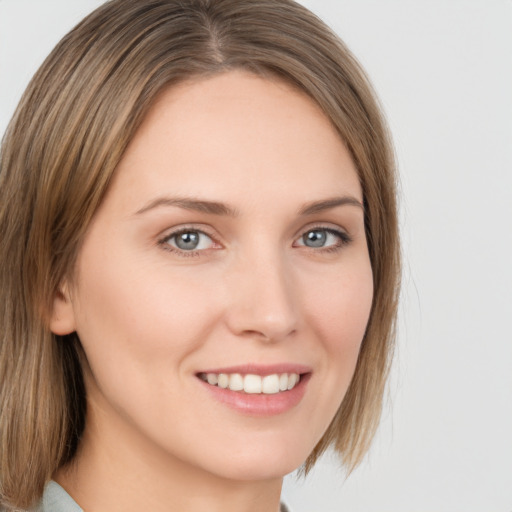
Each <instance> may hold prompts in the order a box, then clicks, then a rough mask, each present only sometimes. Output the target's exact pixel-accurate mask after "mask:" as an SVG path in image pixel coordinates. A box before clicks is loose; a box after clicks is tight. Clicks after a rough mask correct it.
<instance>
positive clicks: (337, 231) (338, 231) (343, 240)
mask: <svg viewBox="0 0 512 512" xmlns="http://www.w3.org/2000/svg"><path fill="white" fill-rule="evenodd" d="M310 231H326V232H327V233H329V234H332V235H334V236H337V237H339V239H340V243H339V244H336V245H329V246H326V247H318V248H314V247H308V246H307V245H305V244H300V245H299V247H305V248H306V249H311V250H314V251H317V252H318V251H322V250H329V249H331V250H332V249H336V248H341V247H343V246H345V245H347V244H349V243H351V242H352V241H353V237H352V236H351V235H350V233H349V232H348V231H347V230H346V229H344V228H342V227H340V226H333V225H332V224H328V225H326V224H322V223H319V224H314V225H311V226H307V227H306V228H302V229H301V231H300V234H299V235H298V236H296V238H295V241H294V244H295V243H297V242H298V241H299V240H301V239H302V238H303V237H304V235H305V234H306V233H309V232H310Z"/></svg>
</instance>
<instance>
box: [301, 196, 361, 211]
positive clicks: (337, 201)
mask: <svg viewBox="0 0 512 512" xmlns="http://www.w3.org/2000/svg"><path fill="white" fill-rule="evenodd" d="M345 205H349V206H357V207H358V208H361V209H362V210H363V212H364V206H363V203H361V201H359V200H358V199H356V198H355V197H353V196H342V197H331V198H329V199H322V200H321V201H313V202H312V203H307V204H305V205H304V206H303V207H302V208H301V209H300V210H299V215H314V214H315V213H320V212H323V211H325V210H332V209H333V208H336V207H338V206H345Z"/></svg>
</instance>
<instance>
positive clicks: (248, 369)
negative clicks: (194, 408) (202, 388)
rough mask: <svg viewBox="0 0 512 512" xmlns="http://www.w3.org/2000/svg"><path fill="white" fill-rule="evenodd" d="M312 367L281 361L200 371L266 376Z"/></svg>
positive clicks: (301, 372) (297, 371) (296, 371)
mask: <svg viewBox="0 0 512 512" xmlns="http://www.w3.org/2000/svg"><path fill="white" fill-rule="evenodd" d="M311 371H312V369H311V367H310V366H307V365H304V364H294V363H279V364H270V365H261V364H252V363H249V364H241V365H235V366H224V367H220V368H208V369H206V370H202V371H200V372H199V373H216V374H219V373H240V374H242V375H249V374H250V375H260V376H262V377H264V376H265V375H273V374H275V373H277V374H280V373H297V374H299V375H300V374H304V373H311Z"/></svg>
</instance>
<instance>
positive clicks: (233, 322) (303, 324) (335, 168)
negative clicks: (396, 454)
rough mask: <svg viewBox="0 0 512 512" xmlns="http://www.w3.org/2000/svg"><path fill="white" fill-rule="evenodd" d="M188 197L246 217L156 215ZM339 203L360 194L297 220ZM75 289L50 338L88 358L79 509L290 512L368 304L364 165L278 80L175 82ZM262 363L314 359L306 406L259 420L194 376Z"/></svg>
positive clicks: (108, 208) (104, 212) (138, 142)
mask: <svg viewBox="0 0 512 512" xmlns="http://www.w3.org/2000/svg"><path fill="white" fill-rule="evenodd" d="M176 196H179V197H191V198H195V199H201V200H207V201H215V202H219V203H224V204H225V205H228V206H229V208H230V209H232V210H234V211H235V213H236V215H234V216H233V215H224V214H218V213H212V212H202V211H195V210H192V209H188V208H183V207H181V206H179V205H169V204H159V205H157V206H155V205H154V201H155V200H158V199H160V198H163V197H167V198H169V197H176ZM333 197H344V198H347V197H348V198H350V201H352V202H349V203H347V204H343V205H338V206H334V207H330V208H325V207H324V209H321V210H320V211H317V212H310V213H308V214H305V215H301V214H299V213H298V212H299V210H301V209H303V208H304V206H305V205H307V204H310V203H312V202H316V201H323V200H329V199H332V198H333ZM152 205H153V207H151V206H152ZM324 206H325V205H324ZM183 227H185V228H188V229H190V230H196V232H197V230H199V231H202V232H205V233H206V234H207V235H208V236H204V235H200V236H201V245H200V248H199V250H197V251H196V252H195V253H194V254H192V255H191V254H190V252H188V253H186V252H185V251H181V252H180V251H179V249H177V247H176V238H169V237H170V236H171V235H172V234H173V232H176V231H177V230H179V229H182V228H183ZM322 229H323V230H325V229H331V230H337V231H340V232H342V233H343V234H344V235H343V236H345V235H348V237H349V238H350V241H349V242H345V243H344V242H343V240H342V238H340V236H338V235H334V234H329V235H328V236H327V238H326V240H325V245H324V246H323V247H308V246H307V245H306V242H305V240H304V238H303V235H304V234H305V233H308V232H310V231H311V230H320V232H319V233H320V234H322V235H324V234H326V232H325V231H322ZM173 244H174V245H173ZM61 292H62V293H60V294H59V296H58V297H56V299H55V305H54V312H53V317H52V330H53V331H54V332H55V333H57V334H65V333H69V332H72V331H74V330H76V331H77V332H78V334H79V337H80V339H81V341H82V344H83V347H84V351H85V354H86V356H87V360H88V366H87V367H86V368H84V374H85V381H86V389H87V397H88V415H87V422H86V429H85V433H84V437H83V440H82V442H81V445H80V448H79V452H78V454H77V456H76V458H75V460H74V462H73V464H72V465H71V466H69V467H67V468H63V469H61V470H60V471H59V472H58V474H57V475H56V476H55V478H56V480H57V481H58V482H59V483H60V484H61V485H62V486H63V487H64V488H65V489H66V490H67V491H68V492H69V493H70V495H71V496H72V497H73V498H74V499H75V500H76V501H77V503H78V504H79V505H80V506H81V507H82V508H83V509H84V510H86V511H87V510H90V511H92V510H94V511H95V512H102V511H109V512H116V511H121V510H122V511H123V512H127V511H128V512H130V511H134V512H135V511H140V510H152V511H153V512H159V511H164V510H165V511H168V510H184V511H189V512H193V511H200V510H201V511H204V510H210V511H213V512H216V511H221V510H222V511H223V512H229V511H235V510H236V511H237V512H240V511H245V512H263V511H265V512H269V511H271V512H274V511H277V510H278V508H279V495H280V490H281V484H282V478H283V475H285V474H286V473H288V472H290V471H292V470H294V469H295V468H297V467H298V466H299V465H300V464H302V463H303V461H304V460H305V459H306V457H307V456H308V455H309V453H310V452H311V450H312V449H313V447H314V446H315V444H316V443H317V442H318V441H319V439H320V438H321V436H322V435H323V433H324V432H325V430H326V428H327V427H328V425H329V423H330V421H331V420H332V418H333V416H334V414H335V412H336V411H337V409H338V407H339V405H340V403H341V401H342V399H343V397H344V395H345V392H346V390H347V387H348V385H349V383H350V379H351V377H352V375H353V372H354V368H355V364H356V360H357V355H358V352H359V348H360V344H361V340H362V338H363V335H364V331H365V327H366V324H367V320H368V316H369V312H370V307H371V301H372V294H373V282H372V271H371V266H370V261H369V256H368V248H367V242H366V238H365V231H364V212H363V208H362V191H361V187H360V184H359V180H358V177H357V173H356V170H355V167H354V164H353V162H352V160H351V158H350V155H349V153H348V151H347V149H346V147H345V145H344V144H343V142H342V141H341V140H340V138H339V136H338V135H337V132H336V131H335V129H334V128H333V127H332V125H331V124H330V122H329V120H328V119H327V118H326V116H325V115H324V114H323V113H322V111H321V110H320V109H319V107H318V106H317V105H316V104H315V103H314V102H313V101H312V100H311V99H309V98H308V97H307V96H306V95H304V94H303V93H301V92H298V91H297V90H295V89H293V88H292V87H290V86H289V85H287V84H285V83H283V82H281V81H278V80H269V79H263V78H259V77H256V76H254V75H251V74H248V73H245V72H241V71H230V72H228V73H224V74H221V75H217V76H215V77H213V78H208V79H201V80H194V81H190V82H187V83H184V84H181V85H179V86H175V87H173V88H171V89H170V90H168V91H166V92H165V93H163V94H162V95H161V96H160V97H159V99H158V101H157V102H156V104H155V105H154V106H153V108H152V110H151V111H150V113H149V115H148V116H147V118H146V119H145V121H144V123H143V124H142V126H141V127H140V129H139V130H138V132H137V134H136V136H135V138H134V139H133V141H132V142H131V144H130V145H129V147H128V149H127V151H126V154H125V155H124V157H123V159H122V161H121V163H120V165H119V168H118V169H117V171H116V175H115V179H114V181H113V183H112V185H111V188H110V189H109V192H108V194H107V196H106V198H105V200H104V202H103V203H102V205H101V206H100V208H99V210H98V212H97V213H96V215H95V217H94V219H93V222H92V224H91V226H90V228H89V230H88V233H87V235H86V237H85V240H84V243H83V245H82V247H81V250H80V253H79V255H78V259H77V264H76V270H75V274H74V276H73V279H72V281H70V282H64V283H62V288H61ZM247 363H257V364H278V363H293V364H303V365H306V366H307V367H308V368H310V369H311V376H310V379H309V381H308V383H307V388H306V392H305V395H304V397H303V398H302V400H301V401H300V402H299V404H297V405H296V406H294V407H292V408H291V409H289V410H287V411H285V412H283V413H281V414H276V415H270V416H257V415H248V414H243V413H241V412H240V411H238V410H234V409H233V408H230V407H227V406H226V405H225V404H223V403H220V402H219V401H217V400H215V399H213V398H212V396H211V394H210V393H209V392H208V391H207V390H205V385H204V383H202V382H201V381H200V380H199V379H198V377H197V373H198V372H201V371H204V370H205V369H208V368H219V367H226V366H233V365H240V364H247Z"/></svg>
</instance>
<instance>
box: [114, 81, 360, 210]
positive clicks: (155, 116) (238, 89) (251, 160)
mask: <svg viewBox="0 0 512 512" xmlns="http://www.w3.org/2000/svg"><path fill="white" fill-rule="evenodd" d="M127 185H128V186H129V187H131V188H133V189H134V190H133V193H136V194H137V195H141V194H146V195H151V194H156V193H159V194H162V193H173V194H176V193H177V194H182V195H191V194H192V195H197V194H200V195H208V196H211V198H212V199H219V200H225V199H226V196H228V197H227V199H230V197H229V196H231V199H233V200H236V199H240V200H241V201H243V200H250V199H251V197H254V196H256V195H257V194H258V193H260V195H263V196H265V195H266V196H267V197H268V199H269V201H271V200H273V199H275V198H276V197H278V196H279V194H281V196H283V195H284V194H283V193H284V192H286V195H287V196H288V197H294V198H296V200H298V201H307V200H310V199H311V197H310V196H311V194H319V195H323V196H326V195H327V196H328V195H331V196H332V195H334V193H335V192H339V193H350V194H352V195H354V196H355V197H357V198H359V199H360V200H362V193H361V189H360V185H359V179H358V176H357V172H356V170H355V166H354V164H353V162H352V159H351V157H350V154H349V152H348V151H347V149H346V147H345V144H344V143H343V141H342V140H341V138H340V137H339V135H338V133H337V131H336V130H335V128H334V127H333V126H332V124H331V122H330V120H329V119H328V118H327V116H326V115H325V114H324V113H323V112H322V110H321V109H320V107H319V106H318V105H317V104H316V103H315V102H314V101H313V100H311V99H310V98H309V97H308V96H307V95H306V94H305V93H302V92H301V91H298V90H297V89H296V88H294V87H292V86H290V85H288V84H287V83H286V82H284V81H281V80H279V79H266V78H261V77H258V76H255V75H253V74H249V73H247V72H242V71H230V72H227V73H224V74H221V75H216V76H214V77H211V78H203V79H196V80H193V81H189V82H185V83H182V84H180V85H178V86H174V87H172V88H170V89H168V90H166V91H165V92H163V93H162V94H161V95H160V97H159V98H158V100H157V101H156V102H155V104H154V105H153V107H152V108H151V110H150V112H149V113H148V115H147V117H146V118H145V120H144V122H143V123H142V125H141V126H140V128H139V130H138V131H137V133H136V134H135V137H134V138H133V140H132V142H131V143H130V145H129V146H128V148H127V151H126V153H125V155H124V157H123V159H122V161H121V163H120V165H119V167H118V169H117V172H116V177H115V179H114V183H113V187H114V188H116V187H119V186H122V187H126V186H127ZM233 195H236V197H233Z"/></svg>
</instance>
